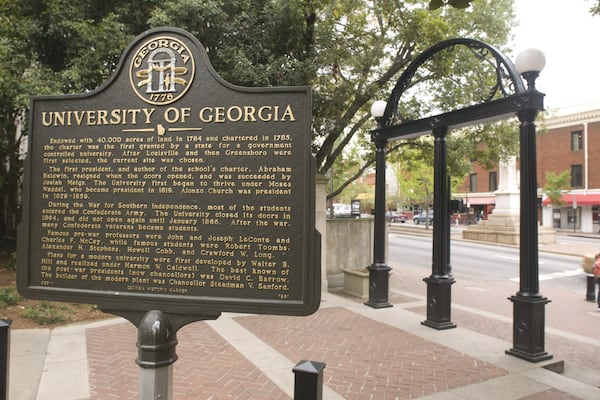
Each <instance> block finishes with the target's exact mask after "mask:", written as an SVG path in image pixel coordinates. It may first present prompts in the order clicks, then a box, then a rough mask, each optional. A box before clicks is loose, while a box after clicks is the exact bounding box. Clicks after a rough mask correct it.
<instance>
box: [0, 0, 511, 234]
mask: <svg viewBox="0 0 600 400" xmlns="http://www.w3.org/2000/svg"><path fill="white" fill-rule="evenodd" d="M446 3H448V5H450V6H452V7H441V8H440V9H437V10H429V9H428V6H429V1H427V0H393V1H390V0H373V1H368V2H365V1H363V0H344V1H340V0H338V1H331V0H290V1H285V2H281V1H275V0H272V1H257V0H202V1H201V0H163V1H161V2H158V1H156V0H130V1H127V2H123V1H121V0H88V1H85V2H72V1H67V0H13V1H9V0H0V10H1V12H2V14H1V15H0V18H1V20H0V22H2V24H0V52H1V53H2V55H7V56H8V57H6V58H4V59H5V60H11V64H10V65H8V66H6V67H5V69H4V70H3V71H2V72H0V79H1V81H0V85H1V87H2V92H1V95H0V101H1V103H2V104H0V111H1V116H0V127H1V129H2V130H1V131H0V134H1V135H2V137H1V138H0V142H1V143H2V146H1V148H0V152H1V153H0V156H1V157H2V160H1V162H0V164H2V168H3V169H1V170H0V185H3V186H2V188H3V193H4V195H5V197H4V198H3V200H2V206H3V207H2V209H1V210H0V221H2V222H0V236H6V235H9V236H14V232H15V221H16V220H15V219H14V218H12V217H9V215H17V214H18V202H17V201H16V199H18V192H17V189H16V188H17V187H18V177H20V174H21V166H20V164H19V163H20V162H21V161H20V159H19V157H18V154H19V143H20V141H21V140H22V139H21V138H22V135H23V134H24V133H23V132H25V131H24V130H22V128H21V127H22V124H21V122H22V121H23V117H24V115H25V114H26V112H27V107H28V98H29V96H30V95H38V94H45V93H53V94H60V93H80V92H84V91H89V90H92V89H95V88H96V87H98V86H99V85H101V84H102V83H104V82H105V81H106V80H107V79H108V77H109V76H110V74H111V73H112V72H113V71H114V69H115V67H116V63H117V62H118V60H119V58H120V55H121V53H122V51H123V49H124V48H125V46H126V44H127V43H128V42H129V41H130V40H131V39H132V38H133V37H134V36H135V35H138V34H140V33H141V32H143V31H144V30H146V29H148V28H151V27H155V26H161V25H174V26H178V27H181V28H183V29H186V30H188V31H189V32H191V33H192V34H194V35H195V36H196V37H197V38H198V39H199V40H200V41H201V42H202V43H203V45H204V46H205V47H206V49H207V51H208V54H209V57H210V59H211V63H212V64H213V66H214V67H215V69H216V70H217V72H218V73H219V74H220V75H221V76H222V77H223V78H224V79H226V80H228V81H230V82H232V83H236V84H239V85H244V86H269V85H310V86H312V87H313V105H314V107H313V117H314V118H313V139H314V140H313V143H314V146H313V151H314V154H315V157H316V159H317V165H318V170H319V172H320V173H322V174H325V173H326V172H327V171H329V170H330V169H331V168H332V166H334V164H335V162H336V160H343V157H342V155H343V154H344V152H345V149H347V146H348V145H349V144H353V145H356V146H358V149H359V150H358V153H359V154H360V159H361V161H362V163H361V164H360V165H359V166H357V168H356V169H355V171H356V173H355V174H353V175H352V176H349V177H348V178H347V180H346V181H344V182H341V183H340V184H339V186H338V187H337V188H334V189H333V191H332V193H331V194H330V196H331V195H333V194H334V193H336V192H339V191H340V190H341V189H342V188H344V187H346V186H347V185H348V184H349V182H351V181H352V179H355V178H354V177H355V176H356V174H358V173H359V172H361V171H365V170H366V169H368V168H369V167H370V166H371V165H372V163H373V160H374V156H373V151H372V150H373V147H372V145H371V143H370V141H369V140H368V133H369V130H370V129H372V128H373V123H372V122H370V121H371V119H370V116H369V113H368V109H369V105H370V102H371V101H372V100H373V99H375V98H385V97H387V95H388V94H389V93H390V91H391V86H392V85H393V84H394V83H395V79H397V77H398V74H399V73H400V72H401V71H402V70H403V69H404V68H405V67H406V66H407V65H408V64H409V63H410V62H411V60H412V59H413V58H414V57H415V56H416V55H417V54H419V53H420V52H421V51H423V50H424V49H426V48H428V47H430V46H431V45H432V44H434V43H436V42H438V41H440V40H443V39H446V38H449V37H459V36H460V37H464V36H466V37H472V38H480V39H485V40H486V41H487V42H489V43H493V44H494V45H496V46H497V47H500V48H502V47H505V44H506V42H507V37H508V33H509V30H510V27H511V26H512V24H513V19H514V17H513V14H512V0H482V1H479V2H475V3H473V4H471V7H468V8H467V9H458V8H456V7H459V6H460V4H459V2H456V1H448V2H446ZM473 65H474V63H473V62H472V61H468V60H466V59H465V60H462V59H461V60H459V61H458V62H455V60H454V59H452V58H448V57H446V58H444V57H441V58H440V59H439V60H436V62H435V65H433V66H432V67H431V68H430V69H429V70H428V76H426V75H422V76H419V77H418V81H425V80H426V79H433V82H436V81H437V82H439V88H442V89H444V90H443V91H440V93H437V92H438V91H437V90H436V91H432V92H430V93H432V94H433V96H432V98H433V99H434V100H436V103H435V104H433V103H432V107H431V108H435V107H436V104H440V102H441V103H445V104H447V105H452V106H453V105H456V104H459V103H460V102H461V101H463V100H465V96H464V94H465V93H467V92H469V91H470V90H474V91H475V92H477V91H476V90H475V89H476V88H478V87H479V86H481V85H480V83H481V82H480V81H477V80H472V81H471V82H468V81H464V82H458V81H457V82H455V84H456V83H458V84H459V85H458V87H460V88H462V91H461V92H458V93H456V92H452V91H451V90H448V89H449V88H450V85H449V81H448V82H446V83H443V82H441V81H440V80H439V78H440V77H442V76H447V75H451V74H450V72H457V71H470V70H472V66H473ZM460 79H463V78H460ZM455 87H456V85H455ZM442 92H443V93H442ZM419 100H425V101H416V99H415V100H414V101H409V102H407V103H406V104H403V112H404V113H405V114H406V115H418V113H420V112H421V111H423V110H424V109H426V108H427V107H425V106H426V105H427V103H428V102H427V100H428V99H427V98H424V99H423V98H422V99H419ZM465 101H466V100H465ZM460 144H461V143H460V142H457V144H456V147H457V148H459V147H460ZM405 146H409V147H415V148H419V147H420V148H426V147H427V143H426V142H423V143H417V144H415V143H413V142H409V141H400V142H396V143H393V144H390V147H389V149H388V151H396V150H398V149H401V148H403V147H405ZM457 151H458V150H457ZM463 153H464V152H463ZM457 164H458V163H457ZM336 171H337V172H336V173H338V172H340V171H341V168H340V169H336ZM15 177H17V178H15ZM15 179H17V181H16V183H15ZM336 181H339V180H336ZM11 218H12V219H11Z"/></svg>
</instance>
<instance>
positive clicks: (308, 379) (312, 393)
mask: <svg viewBox="0 0 600 400" xmlns="http://www.w3.org/2000/svg"><path fill="white" fill-rule="evenodd" d="M326 365H327V364H325V363H320V362H316V361H306V360H302V361H300V362H299V363H298V364H296V366H295V367H294V368H293V369H292V371H293V372H294V400H322V399H323V370H324V369H325V367H326Z"/></svg>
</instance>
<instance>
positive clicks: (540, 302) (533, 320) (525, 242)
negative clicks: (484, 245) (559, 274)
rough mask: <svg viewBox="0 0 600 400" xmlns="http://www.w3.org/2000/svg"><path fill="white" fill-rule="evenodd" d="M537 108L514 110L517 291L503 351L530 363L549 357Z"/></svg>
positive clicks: (513, 299) (511, 298)
mask: <svg viewBox="0 0 600 400" xmlns="http://www.w3.org/2000/svg"><path fill="white" fill-rule="evenodd" d="M536 115H537V109H535V108H531V109H527V110H523V111H520V112H519V113H518V116H519V121H520V126H519V135H520V157H521V194H520V196H521V210H520V212H521V216H520V228H519V229H520V245H519V252H520V257H519V260H520V261H519V291H518V292H517V293H516V295H514V296H511V297H510V300H511V301H512V303H513V347H512V348H511V349H510V350H507V351H506V353H507V354H510V355H513V356H515V357H519V358H522V359H524V360H527V361H530V362H539V361H544V360H548V359H550V358H552V355H550V354H548V353H547V352H546V351H545V344H544V330H545V329H544V327H545V311H544V308H545V305H546V304H547V303H549V302H550V300H548V299H547V298H545V297H543V296H542V295H541V293H540V291H539V275H538V274H539V261H538V256H539V254H538V221H537V160H536V139H535V117H536Z"/></svg>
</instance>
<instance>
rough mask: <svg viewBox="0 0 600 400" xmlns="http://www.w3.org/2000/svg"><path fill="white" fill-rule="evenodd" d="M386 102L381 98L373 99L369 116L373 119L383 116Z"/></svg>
mask: <svg viewBox="0 0 600 400" xmlns="http://www.w3.org/2000/svg"><path fill="white" fill-rule="evenodd" d="M386 107H387V103H386V102H385V101H383V100H377V101H374V102H373V104H372V105H371V116H372V117H373V118H375V119H377V118H381V117H383V114H384V113H385V108H386Z"/></svg>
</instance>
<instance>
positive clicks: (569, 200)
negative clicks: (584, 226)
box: [544, 194, 600, 206]
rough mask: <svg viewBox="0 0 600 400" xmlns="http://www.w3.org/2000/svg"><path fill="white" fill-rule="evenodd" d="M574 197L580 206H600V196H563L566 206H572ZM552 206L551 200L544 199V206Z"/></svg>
mask: <svg viewBox="0 0 600 400" xmlns="http://www.w3.org/2000/svg"><path fill="white" fill-rule="evenodd" d="M573 197H575V199H576V200H575V201H576V202H577V205H578V206H593V205H597V204H600V194H575V195H573V194H563V195H562V197H561V199H562V201H563V202H564V203H565V204H568V205H572V204H573ZM548 204H550V199H549V198H545V199H544V205H545V206H547V205H548Z"/></svg>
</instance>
